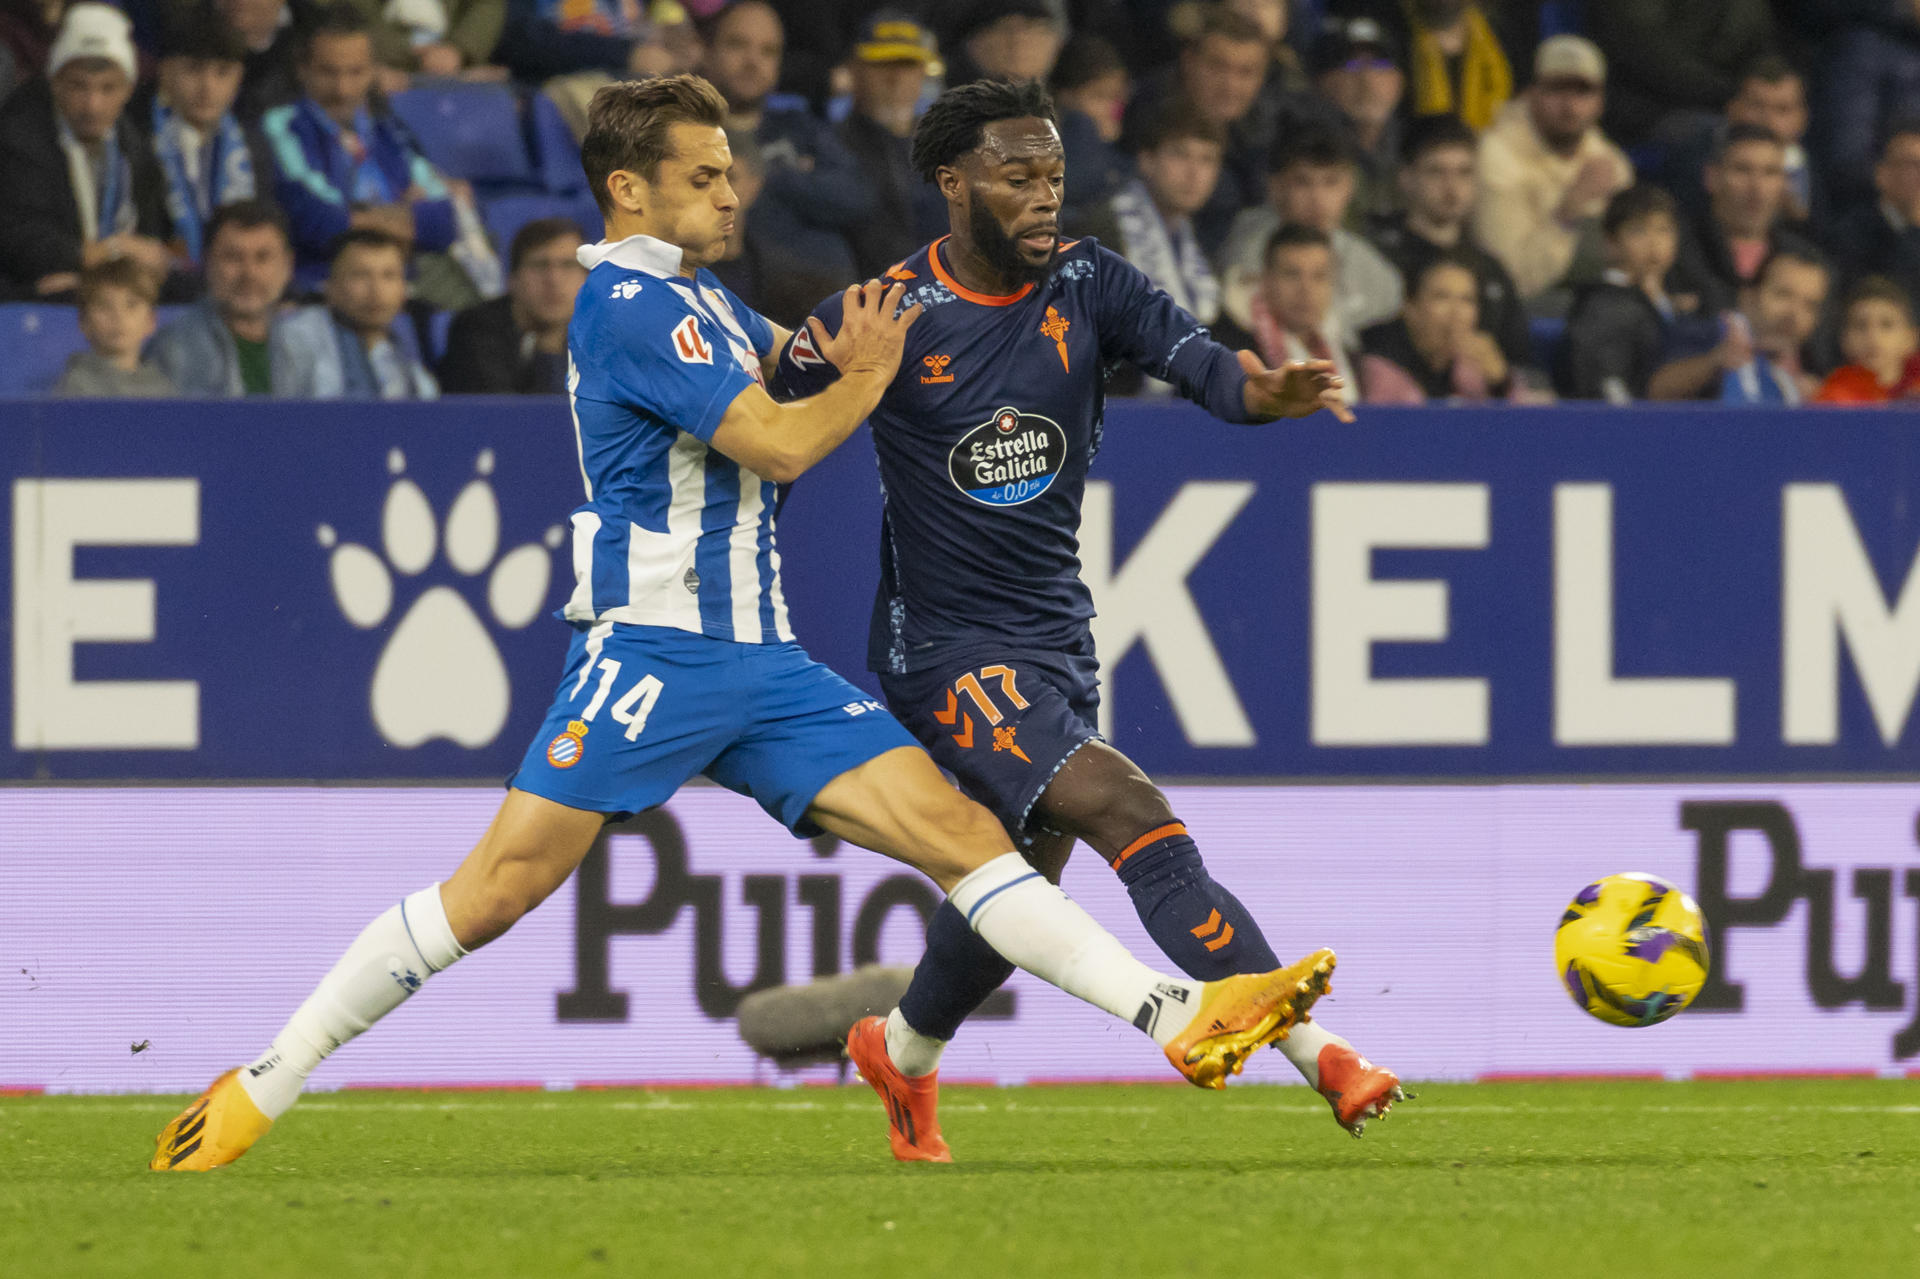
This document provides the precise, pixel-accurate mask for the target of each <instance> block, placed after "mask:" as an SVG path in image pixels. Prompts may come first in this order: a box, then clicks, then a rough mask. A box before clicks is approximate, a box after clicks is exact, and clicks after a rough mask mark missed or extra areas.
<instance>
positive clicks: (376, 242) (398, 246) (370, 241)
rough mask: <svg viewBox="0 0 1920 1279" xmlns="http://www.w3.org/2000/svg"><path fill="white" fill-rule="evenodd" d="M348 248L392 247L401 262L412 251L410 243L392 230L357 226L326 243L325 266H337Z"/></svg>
mask: <svg viewBox="0 0 1920 1279" xmlns="http://www.w3.org/2000/svg"><path fill="white" fill-rule="evenodd" d="M350 249H392V250H393V251H394V252H395V253H398V254H399V255H400V260H401V261H402V262H405V261H406V260H407V258H408V257H409V256H410V255H411V254H412V252H413V246H412V245H410V244H408V243H407V242H406V241H405V240H403V239H401V238H400V237H399V236H397V235H394V234H393V233H392V232H389V231H382V230H381V229H380V228H378V227H370V226H357V227H353V228H351V229H350V230H346V231H342V232H341V233H340V234H339V235H336V236H334V237H333V240H332V242H331V243H329V244H328V245H327V266H328V267H329V268H332V267H336V266H339V265H340V259H341V258H343V257H345V256H346V255H347V252H348V250H350Z"/></svg>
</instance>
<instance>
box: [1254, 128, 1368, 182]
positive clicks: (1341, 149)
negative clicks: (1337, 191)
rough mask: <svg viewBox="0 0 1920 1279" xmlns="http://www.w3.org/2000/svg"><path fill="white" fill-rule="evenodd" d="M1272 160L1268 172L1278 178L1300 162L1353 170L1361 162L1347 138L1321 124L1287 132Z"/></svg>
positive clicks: (1306, 164) (1282, 135)
mask: <svg viewBox="0 0 1920 1279" xmlns="http://www.w3.org/2000/svg"><path fill="white" fill-rule="evenodd" d="M1270 160H1271V163H1270V165H1269V168H1268V172H1269V173H1271V174H1273V175H1274V176H1276V177H1278V176H1279V175H1280V174H1282V173H1285V172H1286V171H1287V170H1288V169H1291V168H1294V167H1295V166H1298V165H1305V166H1307V167H1309V168H1314V169H1351V168H1354V167H1356V164H1357V162H1356V161H1355V159H1354V155H1353V148H1352V147H1351V146H1350V145H1348V143H1347V140H1346V138H1345V137H1344V136H1342V135H1341V134H1340V133H1338V132H1337V131H1335V130H1333V129H1330V128H1320V127H1314V128H1305V129H1289V130H1285V131H1283V132H1282V133H1281V135H1280V138H1279V140H1278V141H1277V142H1275V143H1274V146H1273V154H1272V156H1271V157H1270Z"/></svg>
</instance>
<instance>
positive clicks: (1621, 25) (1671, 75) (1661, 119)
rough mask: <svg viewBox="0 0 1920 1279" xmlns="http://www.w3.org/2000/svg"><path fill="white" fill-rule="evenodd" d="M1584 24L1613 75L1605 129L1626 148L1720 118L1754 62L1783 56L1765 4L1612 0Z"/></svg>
mask: <svg viewBox="0 0 1920 1279" xmlns="http://www.w3.org/2000/svg"><path fill="white" fill-rule="evenodd" d="M1586 25H1587V30H1588V32H1589V34H1591V35H1592V37H1593V39H1594V41H1595V42H1596V43H1597V44H1598V45H1599V46H1600V48H1601V49H1602V50H1603V51H1604V52H1605V53H1606V56H1607V60H1608V63H1609V64H1610V66H1611V68H1612V71H1613V79H1612V82H1611V83H1610V84H1609V85H1608V91H1607V110H1606V116H1605V120H1606V129H1607V132H1608V133H1609V134H1610V135H1611V136H1613V137H1615V138H1618V139H1619V140H1620V141H1621V142H1622V143H1624V144H1625V145H1627V146H1637V145H1638V144H1640V143H1642V142H1646V141H1649V140H1653V139H1655V138H1657V137H1662V136H1666V132H1665V130H1666V127H1667V126H1670V125H1679V124H1683V123H1684V119H1683V117H1684V116H1685V115H1686V114H1688V113H1693V114H1696V115H1697V114H1698V113H1701V112H1718V111H1719V110H1720V109H1721V107H1722V106H1724V105H1725V104H1726V102H1727V100H1728V99H1729V98H1731V97H1732V96H1733V94H1734V90H1735V89H1736V88H1738V87H1739V79H1740V73H1741V72H1742V71H1743V70H1744V69H1745V68H1746V67H1747V66H1748V65H1750V64H1751V63H1752V62H1753V61H1754V60H1755V59H1756V58H1759V57H1761V56H1763V55H1765V54H1770V53H1777V52H1778V51H1779V47H1778V41H1777V38H1776V34H1775V31H1774V25H1773V13H1772V10H1771V9H1770V8H1769V7H1768V2H1767V0H1606V2H1605V3H1603V4H1591V5H1588V6H1586Z"/></svg>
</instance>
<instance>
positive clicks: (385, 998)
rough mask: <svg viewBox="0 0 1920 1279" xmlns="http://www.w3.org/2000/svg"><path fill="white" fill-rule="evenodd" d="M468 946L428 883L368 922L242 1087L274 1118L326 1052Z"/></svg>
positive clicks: (243, 1077)
mask: <svg viewBox="0 0 1920 1279" xmlns="http://www.w3.org/2000/svg"><path fill="white" fill-rule="evenodd" d="M466 953H467V952H466V951H465V950H464V949H463V948H462V947H461V945H460V943H459V942H458V941H457V940H455V939H454V935H453V926H452V925H451V924H449V923H448V922H447V911H446V907H444V906H443V905H441V902H440V885H438V884H429V885H428V886H427V887H425V888H423V889H421V890H420V891H419V892H417V893H414V894H413V895H412V896H410V897H408V898H406V899H405V900H403V901H402V902H401V903H400V904H399V905H398V906H394V907H392V908H390V909H389V910H388V911H387V912H386V913H385V914H383V915H381V916H380V918H378V919H376V920H374V921H373V922H372V923H371V924H368V925H367V926H366V929H365V930H364V931H363V932H361V934H360V935H359V936H358V937H356V938H354V939H353V944H352V945H351V946H349V947H347V953H346V954H344V955H342V956H340V960H339V962H338V963H336V964H335V965H334V966H333V968H332V969H331V970H330V971H329V972H328V973H327V975H326V976H325V977H323V978H321V979H320V984H319V985H318V986H316V987H314V991H313V993H312V994H311V995H308V996H307V1001H306V1002H305V1003H303V1004H301V1005H300V1007H299V1008H298V1009H297V1010H296V1011H295V1012H294V1014H293V1017H292V1019H291V1020H290V1021H288V1022H287V1024H286V1027H285V1028H284V1029H282V1030H281V1032H280V1033H279V1034H278V1035H275V1036H274V1038H273V1046H272V1047H270V1048H268V1049H267V1051H266V1052H264V1053H262V1054H261V1055H260V1057H259V1059H258V1060H256V1061H254V1062H253V1063H252V1064H251V1065H250V1066H248V1067H247V1069H246V1070H245V1071H243V1072H242V1073H241V1075H240V1086H241V1087H242V1088H245V1089H246V1090H247V1096H249V1097H251V1098H252V1099H253V1104H254V1105H256V1106H258V1107H260V1113H262V1114H264V1115H265V1116H266V1117H267V1118H269V1119H278V1118H279V1117H280V1116H281V1115H283V1114H285V1113H286V1112H287V1111H288V1109H290V1108H291V1107H292V1105H293V1103H294V1102H296V1101H298V1100H299V1099H300V1090H301V1089H302V1088H304V1087H305V1086H306V1082H307V1076H308V1075H309V1074H311V1073H312V1072H313V1068H314V1067H315V1066H318V1065H319V1064H320V1063H321V1062H322V1061H323V1060H325V1059H326V1057H327V1056H328V1055H329V1054H330V1053H332V1052H333V1050H334V1049H336V1048H338V1047H339V1046H340V1045H341V1044H344V1043H346V1042H347V1041H348V1040H349V1039H352V1038H353V1037H354V1036H355V1035H358V1034H360V1033H361V1032H362V1031H364V1030H366V1029H367V1028H368V1027H369V1026H372V1025H373V1023H374V1022H376V1021H379V1020H380V1019H381V1018H382V1017H384V1016H386V1015H387V1014H388V1013H390V1012H392V1011H393V1010H394V1009H396V1008H398V1007H399V1006H400V1005H401V1004H403V1003H405V1002H406V1000H407V996H409V995H411V994H413V992H414V991H416V990H418V989H420V987H421V986H423V985H424V984H426V980H427V978H428V977H431V976H432V975H433V974H434V973H437V972H439V971H440V970H441V969H443V968H445V967H447V966H448V965H449V964H451V963H453V961H454V960H456V959H459V958H460V957H461V956H463V955H465V954H466Z"/></svg>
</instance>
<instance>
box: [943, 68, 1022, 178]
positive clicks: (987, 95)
mask: <svg viewBox="0 0 1920 1279" xmlns="http://www.w3.org/2000/svg"><path fill="white" fill-rule="evenodd" d="M1028 118H1032V119H1036V120H1052V119H1054V114H1053V98H1052V96H1051V95H1050V94H1048V92H1047V90H1046V87H1045V86H1044V85H1042V84H1041V83H1040V82H1039V81H1038V80H975V81H974V82H973V83H971V84H962V85H958V86H956V87H954V88H951V89H948V90H947V91H946V92H945V93H943V94H941V95H940V96H939V97H937V98H935V99H934V100H933V105H932V106H930V107H928V108H927V113H926V114H925V115H923V116H921V117H920V123H919V124H917V125H915V126H914V130H913V168H914V172H916V173H918V174H919V175H920V176H921V178H923V179H924V180H926V181H928V182H931V181H933V175H934V174H936V173H938V172H939V171H940V170H942V169H944V168H947V167H949V166H951V165H952V164H953V163H954V162H955V161H957V160H959V159H960V157H961V156H963V155H966V154H967V153H968V152H970V151H973V150H974V149H975V148H977V147H978V146H979V145H980V134H981V130H983V129H985V128H986V127H987V126H988V125H990V124H992V123H994V122H995V121H997V120H1025V119H1028Z"/></svg>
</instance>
